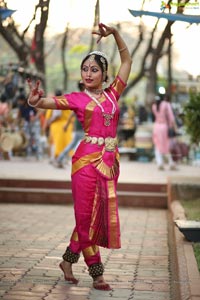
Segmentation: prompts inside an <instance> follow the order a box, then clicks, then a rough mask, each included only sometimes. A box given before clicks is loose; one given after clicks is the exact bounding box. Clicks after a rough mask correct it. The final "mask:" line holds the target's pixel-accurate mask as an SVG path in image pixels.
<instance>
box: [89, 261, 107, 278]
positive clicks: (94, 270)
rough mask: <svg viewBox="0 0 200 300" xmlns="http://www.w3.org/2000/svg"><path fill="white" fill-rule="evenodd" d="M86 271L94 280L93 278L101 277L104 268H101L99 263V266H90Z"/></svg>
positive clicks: (101, 265)
mask: <svg viewBox="0 0 200 300" xmlns="http://www.w3.org/2000/svg"><path fill="white" fill-rule="evenodd" d="M88 271H89V275H90V276H91V277H92V278H95V277H98V276H101V275H103V272H104V266H103V264H102V263H99V264H93V265H91V266H90V267H89V268H88Z"/></svg>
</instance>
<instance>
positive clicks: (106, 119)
mask: <svg viewBox="0 0 200 300" xmlns="http://www.w3.org/2000/svg"><path fill="white" fill-rule="evenodd" d="M85 93H86V94H87V95H88V96H89V97H90V98H91V99H92V100H93V101H94V102H95V103H96V104H97V105H98V106H99V107H100V109H101V111H102V116H103V118H104V125H105V126H110V121H111V120H112V119H113V117H114V113H115V111H116V106H115V104H114V102H113V100H112V99H111V98H110V96H109V95H108V94H107V93H106V92H105V91H102V93H103V94H104V95H105V96H106V98H107V99H108V100H109V101H110V102H111V103H112V112H111V113H106V112H105V110H104V108H103V106H102V105H101V103H100V102H99V101H98V100H97V99H96V98H95V97H94V96H92V95H91V94H90V92H89V91H88V90H87V89H85Z"/></svg>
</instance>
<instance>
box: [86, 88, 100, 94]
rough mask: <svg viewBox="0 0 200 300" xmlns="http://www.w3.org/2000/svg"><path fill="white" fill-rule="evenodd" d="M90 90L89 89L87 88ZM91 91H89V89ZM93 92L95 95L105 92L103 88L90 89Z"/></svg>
mask: <svg viewBox="0 0 200 300" xmlns="http://www.w3.org/2000/svg"><path fill="white" fill-rule="evenodd" d="M87 91H88V90H87ZM88 92H89V91H88ZM90 92H91V93H94V94H95V95H101V94H102V93H103V90H102V89H96V90H95V89H94V90H92V91H90Z"/></svg>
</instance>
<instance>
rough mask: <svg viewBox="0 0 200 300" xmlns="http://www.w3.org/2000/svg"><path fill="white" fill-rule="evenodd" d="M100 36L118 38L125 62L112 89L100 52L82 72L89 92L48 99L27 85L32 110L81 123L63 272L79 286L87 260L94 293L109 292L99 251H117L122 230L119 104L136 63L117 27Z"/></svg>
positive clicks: (90, 56) (88, 59)
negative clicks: (69, 114)
mask: <svg viewBox="0 0 200 300" xmlns="http://www.w3.org/2000/svg"><path fill="white" fill-rule="evenodd" d="M93 34H96V35H98V36H99V38H98V39H97V42H99V41H100V40H101V39H102V38H103V37H104V38H106V37H108V36H110V35H112V36H113V37H114V40H115V43H116V46H117V47H118V52H119V56H120V65H119V70H118V73H117V74H116V77H115V78H114V80H113V81H112V82H111V83H110V85H109V86H108V87H106V88H104V89H103V85H104V83H106V82H107V79H108V59H107V56H106V55H105V54H104V53H103V52H100V51H92V52H90V53H89V54H87V55H86V57H85V58H84V59H83V60H82V62H81V66H80V72H81V79H82V82H83V84H84V86H85V90H84V91H78V92H72V93H69V94H65V95H62V96H58V97H57V96H55V97H43V91H42V90H41V89H40V82H36V83H35V84H33V83H32V82H31V81H29V82H28V84H29V89H30V94H29V98H28V101H29V103H30V105H32V106H35V107H40V108H44V109H48V108H50V109H60V110H72V111H74V113H75V114H76V116H77V118H78V120H79V122H80V123H81V125H82V127H83V129H84V132H85V138H84V139H83V140H82V141H81V143H80V144H79V146H78V148H77V149H76V152H75V154H74V155H73V157H72V175H71V178H72V194H73V200H74V212H75V221H76V224H75V228H74V231H73V233H72V236H71V238H70V242H69V244H68V246H67V248H66V251H65V253H64V254H63V260H62V262H61V263H60V265H59V266H60V268H61V270H62V271H63V273H64V276H65V280H67V281H69V282H71V283H75V284H77V283H78V280H77V279H76V278H75V277H74V274H73V270H72V266H73V264H74V263H76V262H78V259H79V257H80V254H81V253H82V254H83V256H84V260H85V263H86V265H87V267H88V271H89V275H90V276H91V277H92V279H93V287H94V288H95V289H98V290H106V291H109V290H110V289H111V287H110V285H109V284H108V283H107V282H106V281H105V279H104V276H103V274H104V265H103V263H102V259H101V254H100V248H99V247H104V248H109V249H118V248H120V247H121V242H120V225H119V214H118V202H117V195H116V187H117V181H118V177H119V152H118V146H117V136H116V135H117V125H118V121H119V105H118V100H119V98H120V95H121V94H122V92H123V91H124V89H125V87H126V83H127V80H128V77H129V74H130V71H131V64H132V59H131V56H130V54H129V51H128V48H127V45H126V44H125V42H124V40H123V38H122V37H121V35H120V34H119V32H118V30H117V29H115V28H114V27H110V26H106V25H104V24H102V23H101V24H99V28H98V30H96V31H93Z"/></svg>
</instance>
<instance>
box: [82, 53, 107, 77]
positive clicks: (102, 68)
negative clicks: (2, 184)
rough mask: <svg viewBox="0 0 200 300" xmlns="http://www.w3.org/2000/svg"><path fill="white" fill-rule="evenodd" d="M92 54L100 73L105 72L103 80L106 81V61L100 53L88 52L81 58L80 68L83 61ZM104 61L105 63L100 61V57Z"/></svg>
mask: <svg viewBox="0 0 200 300" xmlns="http://www.w3.org/2000/svg"><path fill="white" fill-rule="evenodd" d="M92 55H94V60H95V61H96V63H97V64H98V65H99V67H100V69H101V71H102V74H105V73H106V74H105V77H104V81H105V82H107V81H108V75H107V71H108V61H107V59H106V58H105V57H104V56H102V55H99V54H96V53H89V54H88V55H87V56H86V57H85V58H84V59H83V60H82V63H81V69H82V67H83V64H84V62H85V61H86V60H87V59H88V58H89V57H90V56H92ZM102 58H103V60H104V61H105V64H104V63H103V62H102V60H101V59H102Z"/></svg>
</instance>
